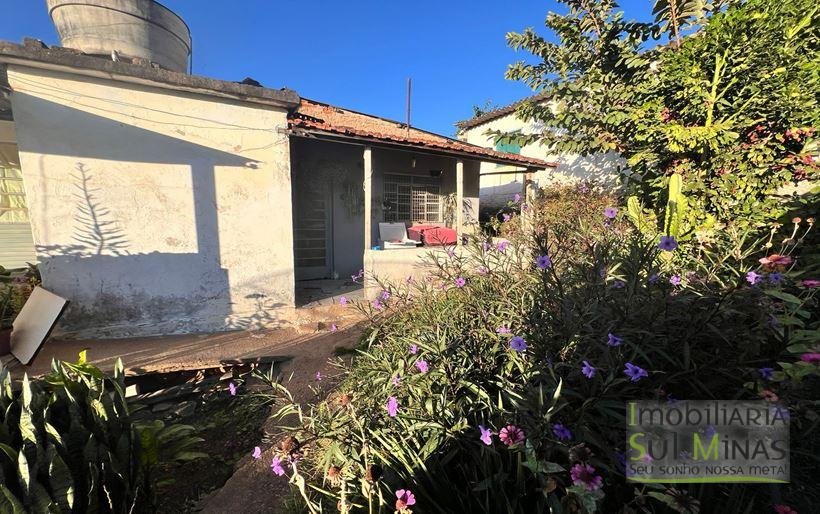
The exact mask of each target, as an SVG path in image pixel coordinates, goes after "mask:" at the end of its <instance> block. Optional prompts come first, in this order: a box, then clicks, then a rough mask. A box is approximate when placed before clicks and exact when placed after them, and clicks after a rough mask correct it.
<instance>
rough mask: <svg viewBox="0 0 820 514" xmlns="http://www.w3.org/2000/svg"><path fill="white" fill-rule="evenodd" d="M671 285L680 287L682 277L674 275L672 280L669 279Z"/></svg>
mask: <svg viewBox="0 0 820 514" xmlns="http://www.w3.org/2000/svg"><path fill="white" fill-rule="evenodd" d="M669 283H670V284H672V285H673V286H679V285H680V276H678V275H672V278H670V279H669Z"/></svg>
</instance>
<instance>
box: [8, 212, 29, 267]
mask: <svg viewBox="0 0 820 514" xmlns="http://www.w3.org/2000/svg"><path fill="white" fill-rule="evenodd" d="M27 262H32V263H33V262H35V256H34V240H33V239H32V237H31V226H30V225H29V224H28V223H0V266H3V267H4V268H8V269H14V268H24V267H25V266H26V263H27Z"/></svg>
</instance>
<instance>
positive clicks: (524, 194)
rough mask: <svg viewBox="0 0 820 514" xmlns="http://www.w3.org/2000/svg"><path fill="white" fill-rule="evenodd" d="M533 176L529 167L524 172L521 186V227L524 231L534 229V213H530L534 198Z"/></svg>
mask: <svg viewBox="0 0 820 514" xmlns="http://www.w3.org/2000/svg"><path fill="white" fill-rule="evenodd" d="M532 176H533V174H532V171H530V170H529V169H528V170H527V171H526V172H525V173H524V184H523V185H522V187H521V227H522V229H523V230H524V233H528V232H529V231H530V229H532V223H531V222H532V215H531V214H530V212H531V210H530V207H531V206H532V201H533V199H534V190H533V182H532Z"/></svg>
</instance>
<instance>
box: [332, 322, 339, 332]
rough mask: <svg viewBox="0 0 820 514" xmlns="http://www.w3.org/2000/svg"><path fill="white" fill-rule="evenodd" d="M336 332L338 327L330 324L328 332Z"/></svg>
mask: <svg viewBox="0 0 820 514" xmlns="http://www.w3.org/2000/svg"><path fill="white" fill-rule="evenodd" d="M337 330H339V327H337V326H336V323H331V324H330V331H331V332H336V331H337Z"/></svg>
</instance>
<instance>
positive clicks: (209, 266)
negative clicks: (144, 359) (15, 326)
mask: <svg viewBox="0 0 820 514" xmlns="http://www.w3.org/2000/svg"><path fill="white" fill-rule="evenodd" d="M8 78H9V83H10V85H11V88H12V90H13V93H12V98H11V100H12V109H13V113H14V116H15V120H16V125H17V136H18V141H19V150H20V160H21V165H22V170H23V175H24V179H25V186H26V194H27V198H28V201H29V209H30V213H31V220H32V230H33V234H34V241H35V244H36V247H37V254H38V258H39V259H40V263H41V264H40V269H41V271H42V276H43V283H44V286H45V287H46V288H48V289H50V290H52V291H54V292H55V293H57V294H59V295H62V296H65V297H66V298H68V299H69V300H70V301H71V305H70V308H69V310H68V311H67V312H66V315H65V318H64V321H63V322H61V325H60V327H59V328H61V329H62V330H63V331H67V332H71V333H74V334H75V335H79V336H101V335H110V336H129V335H147V334H165V333H173V332H195V331H208V330H220V329H231V328H244V327H248V326H252V325H257V324H265V323H271V322H275V320H276V318H277V309H279V308H281V307H285V306H292V305H293V304H294V275H293V241H292V229H291V191H290V160H289V145H288V141H287V138H286V136H285V135H283V134H281V133H280V132H279V131H280V130H281V129H283V128H285V127H286V112H285V110H284V109H280V108H277V107H271V106H263V105H259V104H251V103H245V102H239V101H233V100H228V99H217V98H215V97H210V96H202V95H197V94H192V93H184V92H172V91H169V90H167V89H155V88H153V87H150V86H140V85H135V84H127V83H124V82H115V81H113V80H106V79H96V78H89V77H81V76H79V75H73V74H72V75H69V74H65V73H61V72H56V71H45V70H40V69H37V70H35V69H33V68H27V67H21V66H17V65H10V66H9V70H8Z"/></svg>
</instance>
